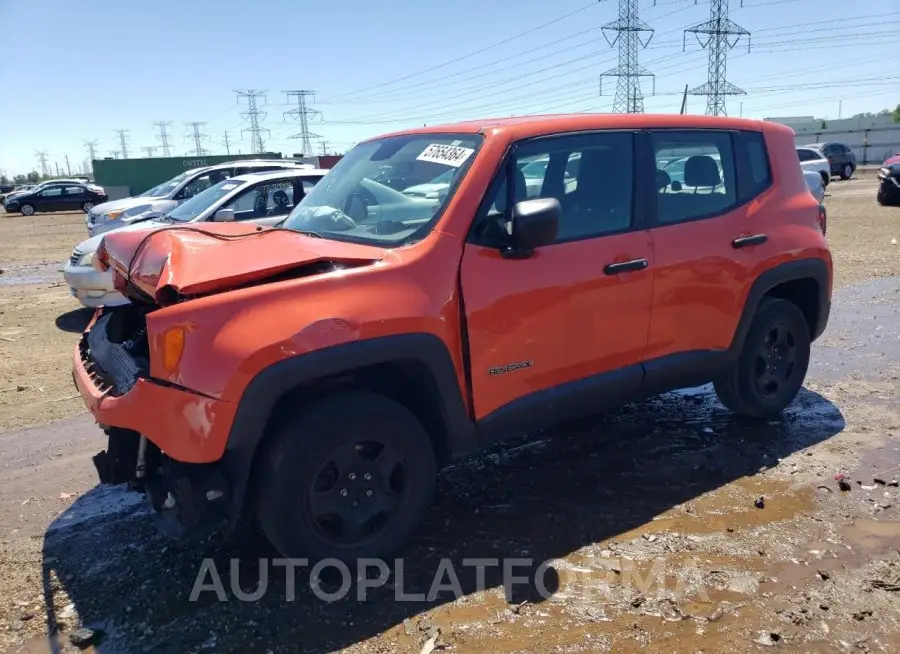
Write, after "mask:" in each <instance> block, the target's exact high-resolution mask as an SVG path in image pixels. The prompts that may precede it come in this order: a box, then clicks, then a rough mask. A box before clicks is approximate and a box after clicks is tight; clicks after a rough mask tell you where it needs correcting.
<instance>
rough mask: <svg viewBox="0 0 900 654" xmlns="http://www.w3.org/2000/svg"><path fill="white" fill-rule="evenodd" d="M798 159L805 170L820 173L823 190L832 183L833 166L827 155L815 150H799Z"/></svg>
mask: <svg viewBox="0 0 900 654" xmlns="http://www.w3.org/2000/svg"><path fill="white" fill-rule="evenodd" d="M797 158H798V159H800V167H801V168H802V169H803V170H807V171H810V172H814V173H818V174H819V176H820V177H821V178H822V188H824V187H826V186H828V183H829V182H831V164H829V163H828V159H826V158H825V155H824V154H822V153H821V152H819V151H818V150H816V149H815V148H797Z"/></svg>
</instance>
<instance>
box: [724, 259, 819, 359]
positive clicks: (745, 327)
mask: <svg viewBox="0 0 900 654" xmlns="http://www.w3.org/2000/svg"><path fill="white" fill-rule="evenodd" d="M830 277H831V275H830V273H829V270H828V264H827V263H826V262H825V260H824V259H819V258H805V259H797V260H795V261H788V262H786V263H782V264H778V265H777V266H774V267H773V268H769V269H768V270H767V271H765V272H764V273H762V274H761V275H760V276H759V277H757V278H756V280H755V281H754V282H753V285H752V286H751V287H750V292H749V293H748V294H747V300H746V302H744V310H743V312H742V313H741V318H740V320H739V321H738V326H737V329H736V330H735V332H734V339H733V340H732V342H731V347H730V348H729V349H730V350H731V352H732V354H734V355H735V356H737V355H738V354H739V353H740V351H741V348H743V346H744V339H745V338H746V337H747V332H748V331H749V330H750V322H751V321H752V320H753V316H754V315H755V314H756V309H757V307H759V303H760V302H761V301H762V299H763V297H764V296H765V295H766V294H767V293H769V292H770V291H771V290H772V289H774V288H775V287H776V286H779V285H780V284H784V283H785V282H792V281H797V280H800V279H812V280H814V281H815V282H816V286H817V292H818V297H817V298H816V299H817V306H818V309H819V311H818V316H816V317H815V320H814V321H813V326H812V329H811V333H810V336H811V337H812V340H816V339H817V338H818V337H819V336H821V335H822V332H824V331H825V327H826V326H827V325H828V315H829V314H830V313H831V297H830V296H829V289H830V287H831V283H830V282H831V279H830Z"/></svg>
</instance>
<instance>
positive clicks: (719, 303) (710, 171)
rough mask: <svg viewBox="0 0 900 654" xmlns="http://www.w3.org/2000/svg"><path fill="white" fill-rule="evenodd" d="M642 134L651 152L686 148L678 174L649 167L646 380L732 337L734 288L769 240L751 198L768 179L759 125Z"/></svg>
mask: <svg viewBox="0 0 900 654" xmlns="http://www.w3.org/2000/svg"><path fill="white" fill-rule="evenodd" d="M648 134H649V138H650V142H651V144H652V145H651V147H652V151H653V153H654V156H655V158H656V159H657V160H658V161H660V160H664V159H668V158H671V157H672V156H677V157H682V158H684V167H683V171H682V173H681V174H680V175H679V179H677V180H672V179H670V178H669V176H668V175H666V174H665V171H660V172H659V173H657V174H658V177H659V182H658V184H657V186H658V188H657V192H656V194H655V195H656V198H655V199H656V202H655V203H652V208H653V210H652V211H651V212H650V217H649V219H650V224H651V225H652V226H653V229H652V232H653V243H654V259H655V261H654V268H653V313H652V317H651V321H650V335H649V339H648V343H647V353H646V359H647V363H646V364H645V368H646V370H647V382H648V385H649V386H650V387H651V388H654V387H656V386H657V385H662V386H665V385H666V381H667V377H668V376H669V375H675V377H678V378H683V377H684V373H685V372H686V370H688V371H689V370H690V369H691V368H693V369H694V371H695V372H697V373H698V374H700V375H701V376H702V373H703V371H702V370H701V369H700V368H701V367H702V365H703V362H704V355H706V354H708V353H711V352H716V351H721V350H724V349H726V348H728V347H729V346H730V345H731V341H732V338H733V337H734V333H735V329H736V328H737V324H738V320H739V319H740V315H741V310H742V308H743V307H742V296H741V292H742V290H743V289H746V288H747V286H748V285H749V284H750V283H751V282H752V279H753V278H754V271H753V268H752V267H753V264H754V263H755V262H756V261H758V259H759V256H760V252H759V249H760V248H766V247H767V244H766V238H767V237H766V236H765V234H763V233H762V232H763V231H764V229H763V227H762V225H761V223H762V222H763V220H762V216H761V215H759V213H758V209H759V204H758V203H755V202H753V201H752V200H753V199H754V198H755V197H756V196H758V195H759V194H760V193H763V192H764V191H765V189H766V188H768V186H769V185H770V183H771V174H770V172H769V167H768V160H767V158H766V151H765V145H764V142H763V138H762V135H761V134H759V133H750V132H747V133H742V132H729V131H724V130H723V131H717V130H691V131H680V130H662V129H660V130H649V131H648ZM739 178H740V180H739ZM739 182H740V183H739ZM706 360H709V359H708V358H707V359H706ZM679 366H680V367H681V368H680V369H678V367H679Z"/></svg>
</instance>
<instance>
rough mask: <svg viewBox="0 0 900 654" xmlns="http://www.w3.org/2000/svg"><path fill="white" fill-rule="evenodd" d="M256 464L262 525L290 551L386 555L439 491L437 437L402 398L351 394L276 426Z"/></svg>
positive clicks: (318, 555)
mask: <svg viewBox="0 0 900 654" xmlns="http://www.w3.org/2000/svg"><path fill="white" fill-rule="evenodd" d="M273 438H274V440H273V441H272V442H271V443H270V444H269V446H268V447H267V449H266V451H265V452H264V454H263V458H262V460H261V462H260V465H259V466H258V467H257V469H256V470H255V472H254V476H255V478H256V479H257V480H258V492H257V497H256V505H257V514H258V517H259V522H260V525H261V526H262V529H263V531H264V532H265V534H266V536H267V537H268V538H269V540H270V541H271V542H272V544H273V545H274V546H275V548H276V549H277V550H278V551H279V552H280V553H281V554H282V555H283V556H285V557H309V558H310V559H313V560H319V559H324V558H336V559H339V560H342V561H346V562H351V561H354V560H356V559H359V558H366V557H373V558H378V557H386V556H389V555H390V554H392V553H394V552H395V551H396V550H398V549H399V548H400V547H401V546H402V545H403V543H404V542H405V541H406V540H407V539H408V538H409V537H410V535H411V534H412V533H413V531H414V530H415V529H416V527H417V526H418V524H419V522H420V520H421V518H422V517H423V515H424V514H425V512H426V510H427V509H428V506H429V504H430V501H431V495H432V492H433V490H434V483H435V477H436V475H437V465H436V462H435V457H434V449H433V447H432V443H431V439H430V438H429V436H428V433H427V432H426V431H425V428H424V427H423V426H422V424H421V423H420V422H419V421H418V419H416V417H415V416H414V415H413V414H412V413H410V412H409V411H408V410H407V409H406V408H404V407H403V406H401V405H400V404H398V403H396V402H394V401H393V400H390V399H388V398H386V397H383V396H381V395H376V394H374V393H366V392H348V393H341V394H339V395H335V396H332V397H328V398H326V399H324V400H320V401H318V402H316V403H315V404H313V405H311V406H309V407H307V408H305V409H303V410H301V411H300V412H299V413H298V414H297V415H296V416H294V417H292V418H290V419H288V420H287V421H285V423H284V424H283V425H282V426H281V427H280V428H279V429H278V430H277V432H276V433H275V434H273Z"/></svg>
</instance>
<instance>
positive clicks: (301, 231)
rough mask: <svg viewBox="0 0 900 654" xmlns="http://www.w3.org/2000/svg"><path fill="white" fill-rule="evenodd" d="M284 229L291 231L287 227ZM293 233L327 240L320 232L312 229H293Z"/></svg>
mask: <svg viewBox="0 0 900 654" xmlns="http://www.w3.org/2000/svg"><path fill="white" fill-rule="evenodd" d="M282 229H289V228H287V227H285V228H282ZM291 231H292V232H296V233H297V234H303V235H304V236H312V237H313V238H325V237H324V236H322V235H321V234H320V233H319V232H314V231H312V230H311V229H291Z"/></svg>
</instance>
